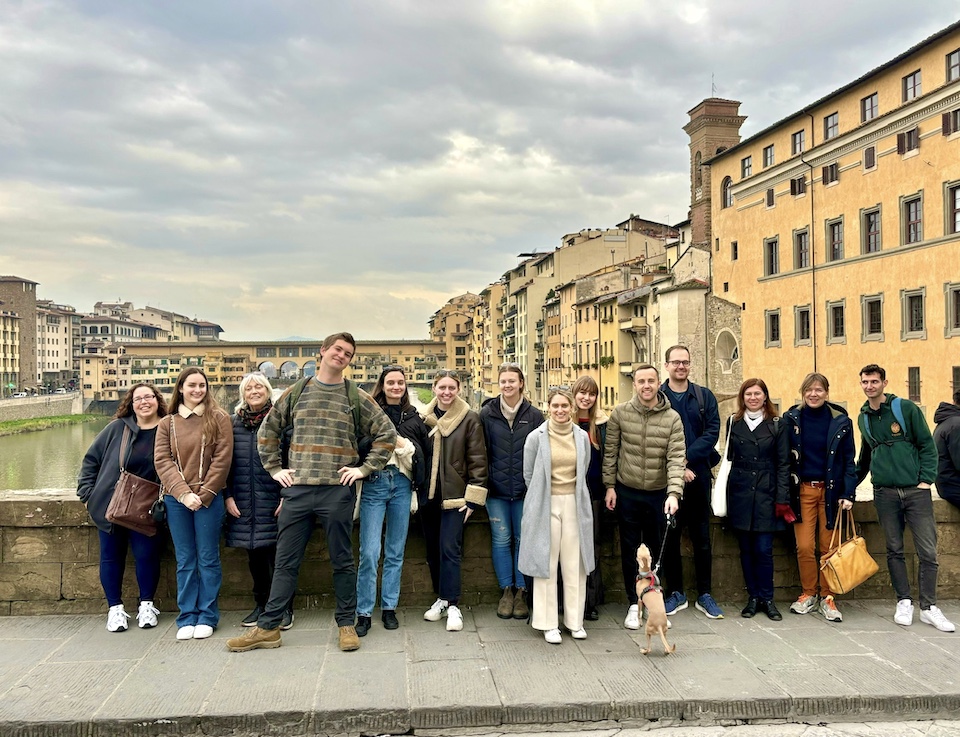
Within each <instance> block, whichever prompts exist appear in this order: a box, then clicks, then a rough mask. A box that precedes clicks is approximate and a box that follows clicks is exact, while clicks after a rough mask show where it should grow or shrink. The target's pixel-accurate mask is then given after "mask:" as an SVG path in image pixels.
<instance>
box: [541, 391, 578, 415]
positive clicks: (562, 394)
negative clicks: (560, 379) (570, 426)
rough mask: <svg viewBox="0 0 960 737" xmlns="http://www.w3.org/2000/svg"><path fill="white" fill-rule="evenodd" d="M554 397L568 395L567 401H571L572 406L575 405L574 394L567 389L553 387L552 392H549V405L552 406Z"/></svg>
mask: <svg viewBox="0 0 960 737" xmlns="http://www.w3.org/2000/svg"><path fill="white" fill-rule="evenodd" d="M554 397H566V399H567V401H568V402H570V406H571V407H573V406H574V404H575V402H574V401H573V395H572V394H571V393H570V392H569V391H568V390H567V389H551V390H550V393H549V394H547V407H549V406H550V402H552V401H553V398H554ZM571 419H572V418H571Z"/></svg>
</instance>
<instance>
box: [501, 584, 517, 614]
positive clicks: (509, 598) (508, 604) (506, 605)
mask: <svg viewBox="0 0 960 737" xmlns="http://www.w3.org/2000/svg"><path fill="white" fill-rule="evenodd" d="M497 616H498V617H500V619H512V618H513V589H512V588H511V587H509V586H507V587H506V588H505V589H504V590H503V596H501V597H500V603H499V604H498V605H497Z"/></svg>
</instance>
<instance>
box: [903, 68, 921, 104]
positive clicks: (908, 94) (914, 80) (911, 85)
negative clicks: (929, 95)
mask: <svg viewBox="0 0 960 737" xmlns="http://www.w3.org/2000/svg"><path fill="white" fill-rule="evenodd" d="M902 89H903V101H904V102H909V101H910V100H913V99H915V98H917V97H920V95H921V94H922V92H921V87H920V70H919V69H918V70H917V71H915V72H913V73H912V74H908V75H907V76H906V77H904V78H903V83H902Z"/></svg>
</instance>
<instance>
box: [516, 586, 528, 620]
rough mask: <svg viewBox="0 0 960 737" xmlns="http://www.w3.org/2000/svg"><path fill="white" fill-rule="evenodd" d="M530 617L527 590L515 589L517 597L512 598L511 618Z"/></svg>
mask: <svg viewBox="0 0 960 737" xmlns="http://www.w3.org/2000/svg"><path fill="white" fill-rule="evenodd" d="M529 616H530V607H528V606H527V590H526V589H517V595H516V596H515V597H513V618H514V619H526V618H527V617H529Z"/></svg>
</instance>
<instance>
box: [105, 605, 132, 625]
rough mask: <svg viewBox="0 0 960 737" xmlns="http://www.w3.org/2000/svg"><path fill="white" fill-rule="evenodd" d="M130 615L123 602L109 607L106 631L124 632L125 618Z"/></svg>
mask: <svg viewBox="0 0 960 737" xmlns="http://www.w3.org/2000/svg"><path fill="white" fill-rule="evenodd" d="M128 619H130V615H129V614H127V612H126V611H125V610H124V608H123V604H117V605H116V606H112V607H110V611H109V612H107V632H126V630H127V620H128Z"/></svg>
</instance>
